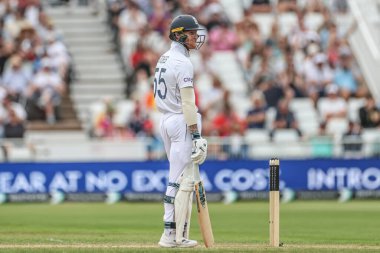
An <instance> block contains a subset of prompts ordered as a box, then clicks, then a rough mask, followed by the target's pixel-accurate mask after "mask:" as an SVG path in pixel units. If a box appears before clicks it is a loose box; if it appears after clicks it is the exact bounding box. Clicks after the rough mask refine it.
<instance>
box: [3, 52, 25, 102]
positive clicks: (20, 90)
mask: <svg viewBox="0 0 380 253" xmlns="http://www.w3.org/2000/svg"><path fill="white" fill-rule="evenodd" d="M22 65H23V64H22V58H21V57H20V56H18V55H14V56H13V57H12V58H11V59H10V67H9V68H8V69H7V70H5V73H4V75H3V80H2V83H3V86H4V87H5V88H6V89H7V92H8V94H9V95H10V96H11V97H12V98H13V100H14V101H18V102H22V103H24V102H25V101H24V98H25V95H26V91H27V89H28V85H29V82H30V79H31V73H28V71H27V70H26V69H25V68H23V67H22Z"/></svg>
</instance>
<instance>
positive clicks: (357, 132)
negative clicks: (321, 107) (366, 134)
mask: <svg viewBox="0 0 380 253" xmlns="http://www.w3.org/2000/svg"><path fill="white" fill-rule="evenodd" d="M361 135H362V128H361V126H360V124H359V123H356V122H352V121H350V122H349V124H348V131H347V132H345V133H344V134H343V138H342V141H343V152H344V156H345V157H346V158H359V157H361V156H362V136H361Z"/></svg>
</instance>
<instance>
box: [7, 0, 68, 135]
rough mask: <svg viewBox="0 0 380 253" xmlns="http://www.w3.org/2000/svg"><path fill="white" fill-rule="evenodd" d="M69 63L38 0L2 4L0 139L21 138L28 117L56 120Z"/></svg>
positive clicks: (11, 1) (63, 48)
mask: <svg viewBox="0 0 380 253" xmlns="http://www.w3.org/2000/svg"><path fill="white" fill-rule="evenodd" d="M69 67H70V56H69V53H68V51H67V48H66V46H65V45H64V43H63V42H62V37H61V35H60V33H59V32H58V31H57V29H56V28H55V27H54V24H53V22H52V20H51V19H50V18H49V17H48V16H47V14H46V13H45V11H44V9H43V6H42V4H41V2H40V0H18V1H17V0H15V1H13V0H4V1H1V2H0V101H1V103H0V138H2V137H4V138H22V137H23V135H24V132H25V129H26V123H27V122H28V121H32V120H45V121H46V122H47V123H48V124H55V123H56V121H57V120H58V119H59V113H58V112H59V106H60V103H61V97H62V95H64V93H65V91H66V89H67V83H68V80H69Z"/></svg>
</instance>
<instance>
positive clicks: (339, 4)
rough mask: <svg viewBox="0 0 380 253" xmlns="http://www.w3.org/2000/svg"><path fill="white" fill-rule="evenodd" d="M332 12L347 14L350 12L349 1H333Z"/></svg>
mask: <svg viewBox="0 0 380 253" xmlns="http://www.w3.org/2000/svg"><path fill="white" fill-rule="evenodd" d="M332 2H333V3H332V7H333V8H332V10H333V11H334V12H338V13H346V12H347V11H348V3H347V0H333V1H332Z"/></svg>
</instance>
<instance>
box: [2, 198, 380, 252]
mask: <svg viewBox="0 0 380 253" xmlns="http://www.w3.org/2000/svg"><path fill="white" fill-rule="evenodd" d="M280 208H281V211H280V224H281V225H280V231H281V232H280V240H281V242H283V244H284V245H283V247H281V248H277V249H276V248H271V247H269V246H267V245H268V240H269V225H268V217H269V210H268V209H269V204H268V202H262V201H255V202H242V203H235V204H232V205H224V204H221V203H210V204H209V211H210V215H211V221H212V225H213V231H214V237H215V241H216V242H215V247H214V248H212V249H206V248H205V247H204V246H203V244H202V239H201V234H200V231H199V227H198V223H197V217H196V210H195V208H194V210H193V218H192V223H191V231H190V234H191V238H192V239H195V240H198V241H199V243H200V244H201V245H202V246H198V247H197V248H195V249H161V248H158V246H157V242H158V240H159V238H160V236H161V233H162V229H163V223H162V215H163V206H162V204H160V203H119V204H116V205H107V204H103V203H65V204H62V205H49V204H5V205H1V206H0V252H28V253H29V252H68V253H71V252H296V253H297V252H380V203H379V202H378V201H353V202H349V203H344V204H341V203H337V202H333V201H324V202H322V201H297V202H293V203H288V204H281V207H280Z"/></svg>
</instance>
